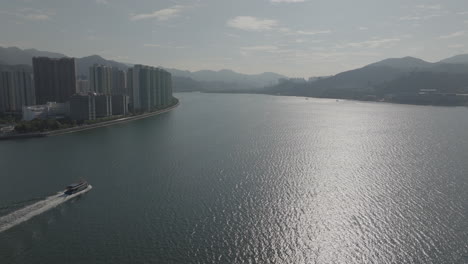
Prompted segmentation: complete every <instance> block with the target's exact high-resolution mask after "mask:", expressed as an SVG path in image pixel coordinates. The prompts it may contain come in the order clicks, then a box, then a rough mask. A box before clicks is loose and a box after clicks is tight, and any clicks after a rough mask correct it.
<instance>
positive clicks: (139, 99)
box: [127, 65, 172, 112]
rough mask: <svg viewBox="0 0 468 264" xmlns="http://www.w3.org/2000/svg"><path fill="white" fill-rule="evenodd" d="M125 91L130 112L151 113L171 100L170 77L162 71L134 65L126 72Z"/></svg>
mask: <svg viewBox="0 0 468 264" xmlns="http://www.w3.org/2000/svg"><path fill="white" fill-rule="evenodd" d="M127 91H128V93H129V95H130V106H131V109H132V111H137V112H138V111H152V110H154V109H156V108H162V107H165V106H167V105H169V104H170V103H171V100H172V77H171V74H170V73H169V72H167V71H165V70H163V69H159V68H155V67H150V66H144V65H135V66H134V67H133V68H131V69H129V70H128V72H127Z"/></svg>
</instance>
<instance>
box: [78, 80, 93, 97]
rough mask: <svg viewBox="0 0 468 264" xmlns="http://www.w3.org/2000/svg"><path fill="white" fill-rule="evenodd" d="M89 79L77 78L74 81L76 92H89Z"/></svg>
mask: <svg viewBox="0 0 468 264" xmlns="http://www.w3.org/2000/svg"><path fill="white" fill-rule="evenodd" d="M89 91H90V90H89V81H88V80H77V81H76V93H78V94H88V92H89Z"/></svg>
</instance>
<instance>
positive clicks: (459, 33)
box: [439, 31, 466, 39]
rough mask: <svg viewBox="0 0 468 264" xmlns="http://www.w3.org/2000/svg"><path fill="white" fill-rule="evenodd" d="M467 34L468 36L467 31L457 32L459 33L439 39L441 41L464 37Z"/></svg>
mask: <svg viewBox="0 0 468 264" xmlns="http://www.w3.org/2000/svg"><path fill="white" fill-rule="evenodd" d="M465 34H466V31H457V32H453V33H450V34H448V35H443V36H440V37H439V38H440V39H451V38H456V37H461V36H464V35H465Z"/></svg>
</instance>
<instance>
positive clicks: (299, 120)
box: [0, 93, 468, 263]
mask: <svg viewBox="0 0 468 264" xmlns="http://www.w3.org/2000/svg"><path fill="white" fill-rule="evenodd" d="M176 96H177V97H178V98H179V99H180V101H181V105H180V106H179V107H178V108H177V109H175V110H173V111H171V112H169V113H166V114H163V115H160V116H156V117H152V118H148V119H144V120H139V121H134V122H130V123H126V124H121V125H116V126H111V127H105V128H100V129H96V130H90V131H84V132H80V133H74V134H68V135H62V136H56V137H49V138H42V139H28V140H18V141H4V142H0V215H1V214H6V213H8V212H10V211H12V210H16V209H17V208H18V207H21V206H22V205H23V204H24V205H27V204H30V203H33V202H35V201H37V199H39V198H41V197H42V198H45V197H47V196H49V195H51V194H54V193H55V192H57V191H59V190H61V189H63V187H64V186H65V185H67V184H68V183H70V182H73V181H75V180H76V179H79V178H80V177H84V178H86V179H87V180H88V181H89V182H90V183H91V184H92V185H93V187H94V188H93V190H91V191H90V192H89V193H87V194H85V195H83V196H82V197H80V198H78V199H75V200H72V201H68V202H66V203H65V204H62V205H60V206H59V207H57V208H54V209H51V210H50V211H47V212H46V213H44V214H42V215H39V216H37V217H35V218H33V219H31V220H29V221H28V222H25V223H23V224H20V225H18V226H15V227H13V228H11V229H9V230H7V231H5V232H2V233H0V263H85V262H87V263H468V109H467V108H463V107H460V108H446V107H430V106H429V107H428V106H426V107H425V106H409V105H392V104H378V103H361V102H351V101H340V102H336V101H335V100H323V99H309V100H305V99H304V98H294V97H273V96H263V95H227V94H197V93H194V94H178V95H176Z"/></svg>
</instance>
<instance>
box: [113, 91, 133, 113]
mask: <svg viewBox="0 0 468 264" xmlns="http://www.w3.org/2000/svg"><path fill="white" fill-rule="evenodd" d="M128 103H129V97H128V96H127V95H112V114H113V115H128Z"/></svg>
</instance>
